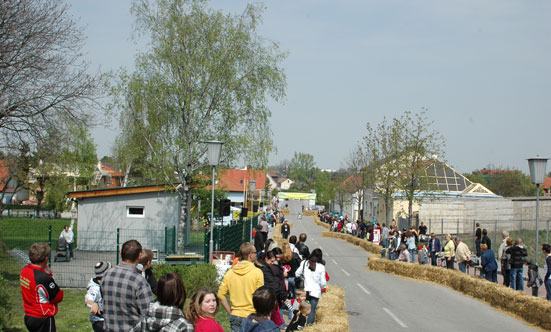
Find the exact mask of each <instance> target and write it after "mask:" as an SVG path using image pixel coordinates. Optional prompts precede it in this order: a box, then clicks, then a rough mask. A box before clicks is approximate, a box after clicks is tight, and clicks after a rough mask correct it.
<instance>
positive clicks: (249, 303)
mask: <svg viewBox="0 0 551 332" xmlns="http://www.w3.org/2000/svg"><path fill="white" fill-rule="evenodd" d="M237 255H238V257H239V262H238V263H237V264H235V266H234V267H232V268H231V269H230V270H229V271H228V272H227V273H226V275H225V276H224V279H223V280H222V283H221V284H220V288H219V289H218V298H219V299H220V303H221V304H222V307H224V309H225V310H226V312H227V313H228V314H229V315H230V327H231V332H239V329H240V328H241V324H242V323H243V321H245V319H246V318H247V316H249V314H253V313H254V312H255V309H254V305H253V293H254V292H255V291H256V290H257V289H258V288H259V287H261V286H264V274H263V273H262V271H261V270H260V269H259V268H257V267H256V266H255V265H254V262H255V261H256V249H255V248H254V246H253V245H252V244H251V243H248V242H245V243H243V244H242V245H241V247H240V248H239V252H238V253H237ZM227 295H229V296H230V300H231V308H230V305H229V304H228V300H227V299H226V296H227Z"/></svg>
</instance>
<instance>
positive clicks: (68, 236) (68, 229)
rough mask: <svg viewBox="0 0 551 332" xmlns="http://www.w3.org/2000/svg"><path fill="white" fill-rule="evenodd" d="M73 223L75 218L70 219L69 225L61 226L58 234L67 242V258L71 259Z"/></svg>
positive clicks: (73, 236) (73, 238)
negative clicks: (61, 228)
mask: <svg viewBox="0 0 551 332" xmlns="http://www.w3.org/2000/svg"><path fill="white" fill-rule="evenodd" d="M74 223H75V220H74V219H73V220H71V226H69V225H65V227H63V230H62V231H61V234H59V238H60V239H65V241H66V242H67V244H68V245H69V260H71V259H73V258H74V256H73V248H74V246H75V234H74V233H73V225H74Z"/></svg>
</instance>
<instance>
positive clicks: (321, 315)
mask: <svg viewBox="0 0 551 332" xmlns="http://www.w3.org/2000/svg"><path fill="white" fill-rule="evenodd" d="M303 331H305V332H326V331H338V332H348V331H350V329H349V325H348V314H347V313H346V310H345V306H344V290H343V289H342V288H340V287H338V286H334V285H328V286H327V292H325V293H324V294H323V295H322V296H321V299H320V301H319V303H318V308H317V309H316V322H315V324H314V325H312V326H310V327H306V328H305V329H304V330H303Z"/></svg>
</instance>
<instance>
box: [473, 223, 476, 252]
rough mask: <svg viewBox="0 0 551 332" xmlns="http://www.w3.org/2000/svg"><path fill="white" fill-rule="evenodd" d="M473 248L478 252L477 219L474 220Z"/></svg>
mask: <svg viewBox="0 0 551 332" xmlns="http://www.w3.org/2000/svg"><path fill="white" fill-rule="evenodd" d="M473 248H475V251H476V219H473Z"/></svg>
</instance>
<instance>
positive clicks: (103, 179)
mask: <svg viewBox="0 0 551 332" xmlns="http://www.w3.org/2000/svg"><path fill="white" fill-rule="evenodd" d="M123 181H124V174H123V173H121V172H119V171H117V170H115V169H113V168H112V167H109V166H107V165H106V164H104V163H102V162H101V160H100V161H98V165H97V166H96V171H95V173H94V178H93V180H92V184H93V185H94V186H97V187H98V188H116V187H121V186H122V183H123Z"/></svg>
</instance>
